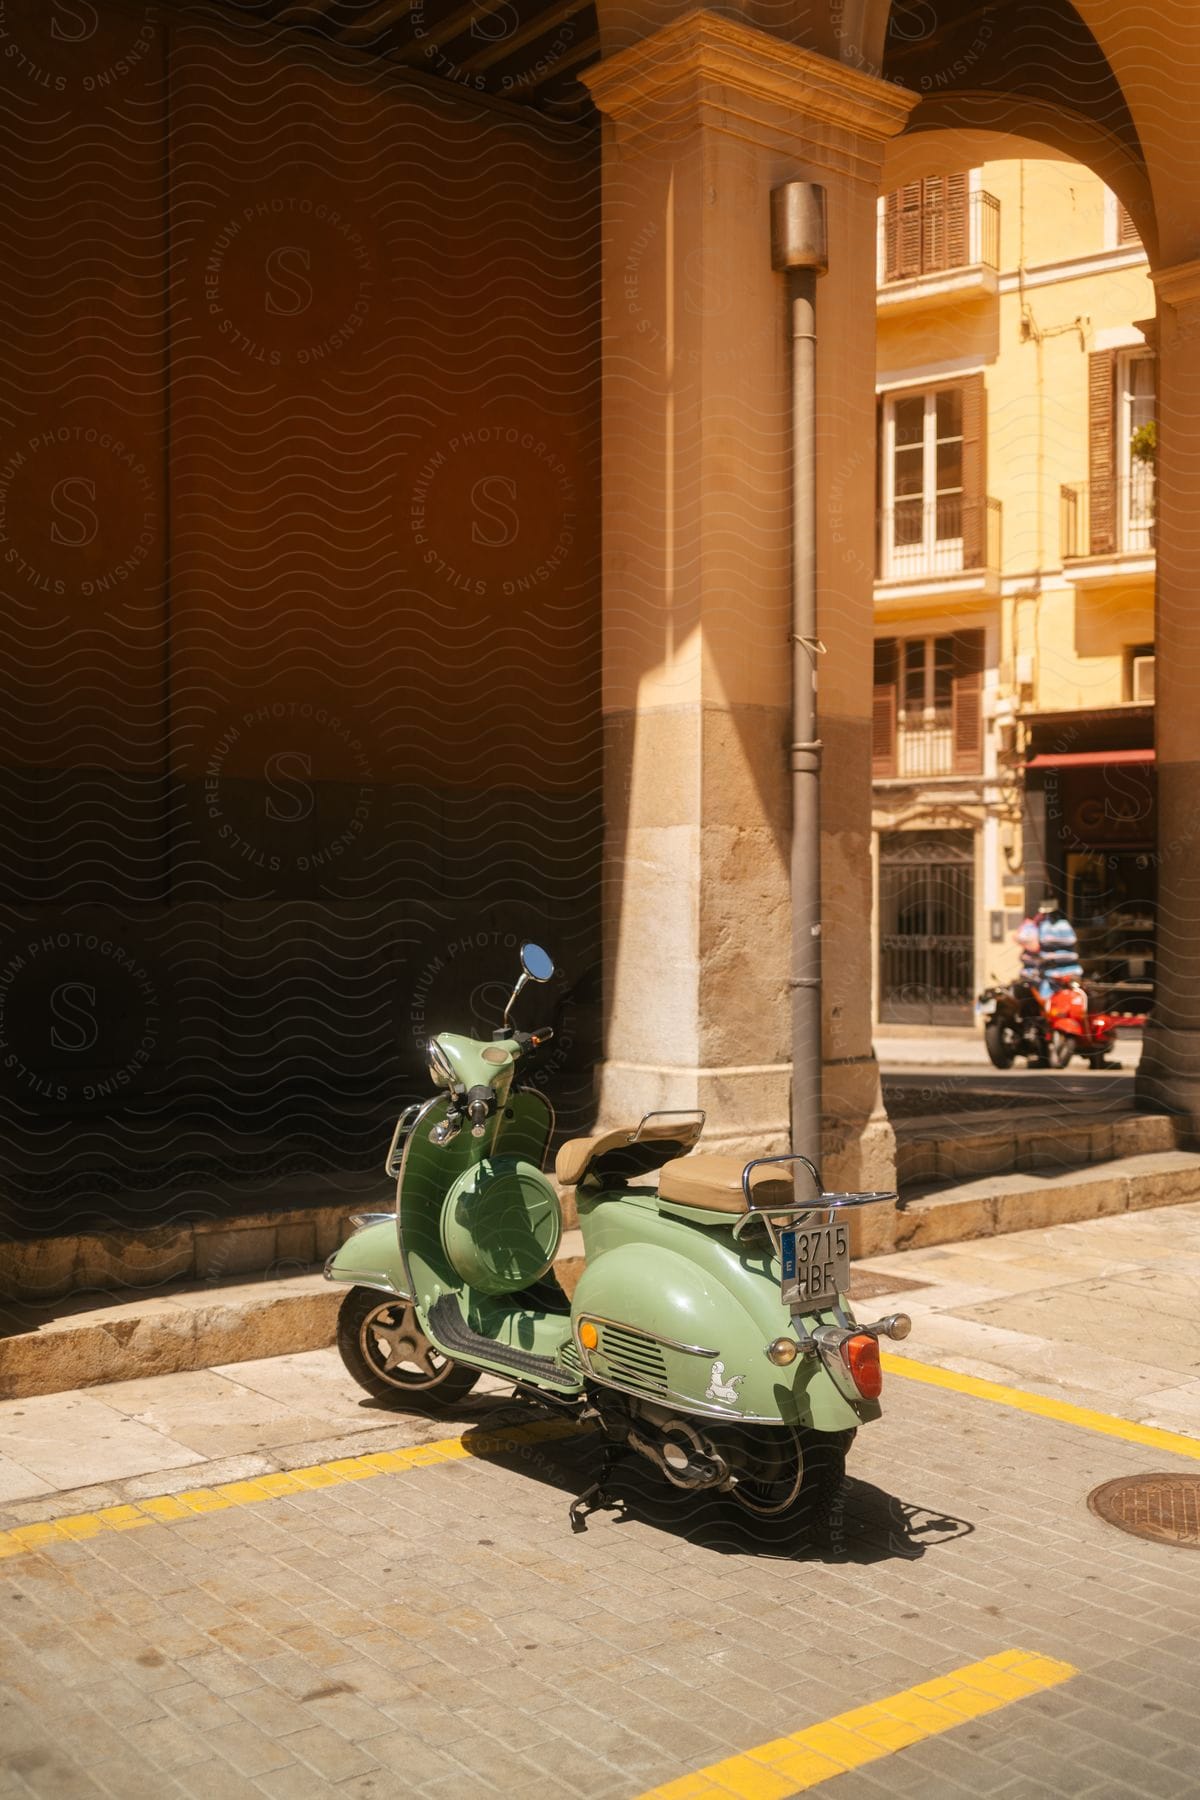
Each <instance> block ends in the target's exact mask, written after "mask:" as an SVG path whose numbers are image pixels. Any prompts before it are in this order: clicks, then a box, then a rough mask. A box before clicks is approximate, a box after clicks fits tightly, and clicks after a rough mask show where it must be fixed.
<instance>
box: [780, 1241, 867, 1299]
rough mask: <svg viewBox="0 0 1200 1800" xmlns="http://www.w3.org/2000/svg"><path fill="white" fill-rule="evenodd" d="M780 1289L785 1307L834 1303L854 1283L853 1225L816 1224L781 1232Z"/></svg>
mask: <svg viewBox="0 0 1200 1800" xmlns="http://www.w3.org/2000/svg"><path fill="white" fill-rule="evenodd" d="M779 1247H780V1251H781V1253H782V1259H781V1260H782V1276H781V1281H780V1291H781V1296H782V1299H783V1303H784V1305H785V1306H797V1305H799V1306H804V1307H806V1308H808V1309H809V1310H810V1311H815V1310H816V1309H817V1308H818V1307H821V1306H832V1305H833V1304H834V1302H835V1301H836V1300H837V1297H838V1295H839V1294H844V1293H845V1292H846V1290H847V1288H848V1287H849V1286H850V1228H849V1226H847V1225H816V1226H813V1227H811V1228H810V1229H808V1230H805V1231H802V1230H800V1229H799V1228H792V1229H789V1230H786V1231H781V1232H780V1234H779Z"/></svg>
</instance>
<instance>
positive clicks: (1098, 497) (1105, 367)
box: [1088, 350, 1117, 556]
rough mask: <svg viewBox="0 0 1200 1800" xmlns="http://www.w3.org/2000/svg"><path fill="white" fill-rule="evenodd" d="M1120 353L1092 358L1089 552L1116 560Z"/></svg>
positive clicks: (1109, 352)
mask: <svg viewBox="0 0 1200 1800" xmlns="http://www.w3.org/2000/svg"><path fill="white" fill-rule="evenodd" d="M1116 437H1117V353H1116V351H1115V350H1094V351H1093V352H1092V354H1091V355H1090V356H1089V357H1088V446H1089V449H1088V514H1089V520H1090V524H1089V527H1088V550H1089V552H1090V554H1091V555H1092V556H1112V555H1113V554H1114V552H1115V551H1116V548H1117V445H1116Z"/></svg>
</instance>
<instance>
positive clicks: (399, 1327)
mask: <svg viewBox="0 0 1200 1800" xmlns="http://www.w3.org/2000/svg"><path fill="white" fill-rule="evenodd" d="M337 1347H338V1351H339V1354H340V1355H341V1359H342V1361H343V1362H344V1363H345V1365H346V1368H347V1370H348V1371H349V1373H350V1374H351V1375H353V1377H354V1379H355V1381H357V1383H358V1385H359V1387H361V1388H365V1389H366V1390H367V1392H368V1394H373V1395H374V1397H375V1399H376V1400H389V1401H391V1402H392V1404H393V1405H395V1406H402V1407H408V1408H411V1409H412V1410H413V1411H414V1412H439V1411H441V1410H442V1409H443V1408H445V1407H449V1406H456V1405H457V1404H458V1402H459V1401H460V1400H462V1399H465V1397H466V1396H467V1395H468V1394H469V1393H470V1391H471V1389H472V1388H473V1387H474V1386H475V1383H476V1382H477V1381H478V1380H479V1376H480V1370H478V1369H469V1368H465V1367H464V1366H463V1365H462V1364H461V1363H456V1362H453V1361H452V1360H451V1358H450V1357H448V1356H444V1355H443V1354H442V1352H441V1351H440V1350H438V1349H436V1348H435V1346H434V1345H433V1344H431V1343H430V1341H429V1339H428V1338H427V1337H426V1336H425V1333H424V1332H423V1331H422V1329H421V1324H420V1321H419V1319H418V1318H417V1312H416V1308H415V1307H414V1306H413V1303H412V1301H411V1300H403V1299H399V1298H392V1297H391V1296H390V1295H388V1294H381V1293H379V1292H378V1291H377V1290H376V1289H375V1288H365V1287H353V1288H351V1289H350V1292H349V1293H348V1294H347V1295H346V1298H345V1299H344V1300H343V1301H342V1304H341V1309H340V1311H339V1312H338V1321H337Z"/></svg>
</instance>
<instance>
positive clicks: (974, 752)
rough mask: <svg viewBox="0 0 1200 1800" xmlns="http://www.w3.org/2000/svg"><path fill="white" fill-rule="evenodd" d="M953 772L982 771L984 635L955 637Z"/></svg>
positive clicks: (964, 633) (971, 633)
mask: <svg viewBox="0 0 1200 1800" xmlns="http://www.w3.org/2000/svg"><path fill="white" fill-rule="evenodd" d="M951 692H952V694H953V709H954V715H953V733H954V773H955V774H956V775H976V774H978V773H979V771H980V770H981V769H982V768H983V633H982V631H956V632H955V634H954V673H953V676H952V678H951Z"/></svg>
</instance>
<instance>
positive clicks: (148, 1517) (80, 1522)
mask: <svg viewBox="0 0 1200 1800" xmlns="http://www.w3.org/2000/svg"><path fill="white" fill-rule="evenodd" d="M578 1429H579V1427H578V1426H577V1425H576V1424H575V1422H574V1420H572V1419H532V1420H531V1421H530V1422H529V1424H528V1425H512V1426H509V1427H508V1428H506V1429H505V1428H498V1429H496V1430H494V1431H486V1430H476V1431H473V1432H472V1433H471V1435H470V1437H469V1438H466V1439H464V1438H461V1437H453V1438H440V1439H438V1440H437V1441H436V1442H435V1443H432V1444H414V1445H413V1446H412V1447H411V1448H410V1449H405V1450H372V1451H369V1452H368V1453H367V1454H365V1455H363V1456H343V1457H338V1458H337V1459H336V1460H335V1461H333V1462H327V1463H314V1464H313V1465H312V1466H311V1467H310V1468H307V1469H279V1470H276V1471H274V1472H273V1473H271V1474H269V1475H256V1476H254V1477H252V1478H251V1479H250V1480H249V1481H226V1482H223V1483H222V1484H221V1485H220V1486H219V1487H211V1488H192V1489H190V1490H189V1491H188V1492H186V1493H181V1494H155V1495H152V1496H151V1498H149V1499H148V1500H133V1501H130V1502H129V1504H128V1505H126V1506H106V1507H104V1508H102V1509H101V1511H99V1512H91V1513H76V1514H74V1515H73V1516H72V1517H71V1518H68V1519H46V1520H44V1521H43V1522H41V1523H39V1524H36V1525H16V1526H14V1527H13V1528H12V1530H11V1531H0V1558H4V1557H7V1556H27V1555H28V1554H29V1552H30V1551H32V1550H41V1549H44V1548H45V1546H46V1545H47V1544H69V1543H78V1542H79V1541H80V1540H81V1539H83V1538H93V1537H98V1536H99V1535H100V1533H101V1532H105V1531H136V1530H137V1529H138V1528H139V1527H140V1526H143V1525H163V1524H170V1523H172V1522H173V1521H175V1520H178V1519H195V1518H198V1517H200V1516H201V1515H202V1514H204V1513H212V1512H224V1511H226V1509H227V1508H229V1507H231V1506H255V1505H258V1504H260V1503H261V1502H262V1501H264V1500H278V1499H282V1498H285V1497H286V1496H287V1495H289V1494H304V1493H311V1492H312V1491H313V1490H314V1489H317V1488H329V1487H339V1486H340V1485H341V1484H342V1483H343V1482H347V1481H368V1480H370V1479H371V1477H372V1476H376V1475H391V1474H394V1473H397V1472H399V1471H402V1470H405V1469H424V1468H430V1467H433V1466H436V1465H438V1464H440V1463H448V1462H456V1461H458V1460H459V1458H461V1457H464V1456H488V1455H492V1454H494V1453H496V1452H499V1451H503V1450H508V1449H517V1448H518V1447H519V1446H521V1445H523V1444H534V1443H540V1442H543V1441H545V1440H546V1439H547V1438H561V1437H569V1436H571V1435H573V1434H574V1433H575V1432H576V1431H578Z"/></svg>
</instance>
